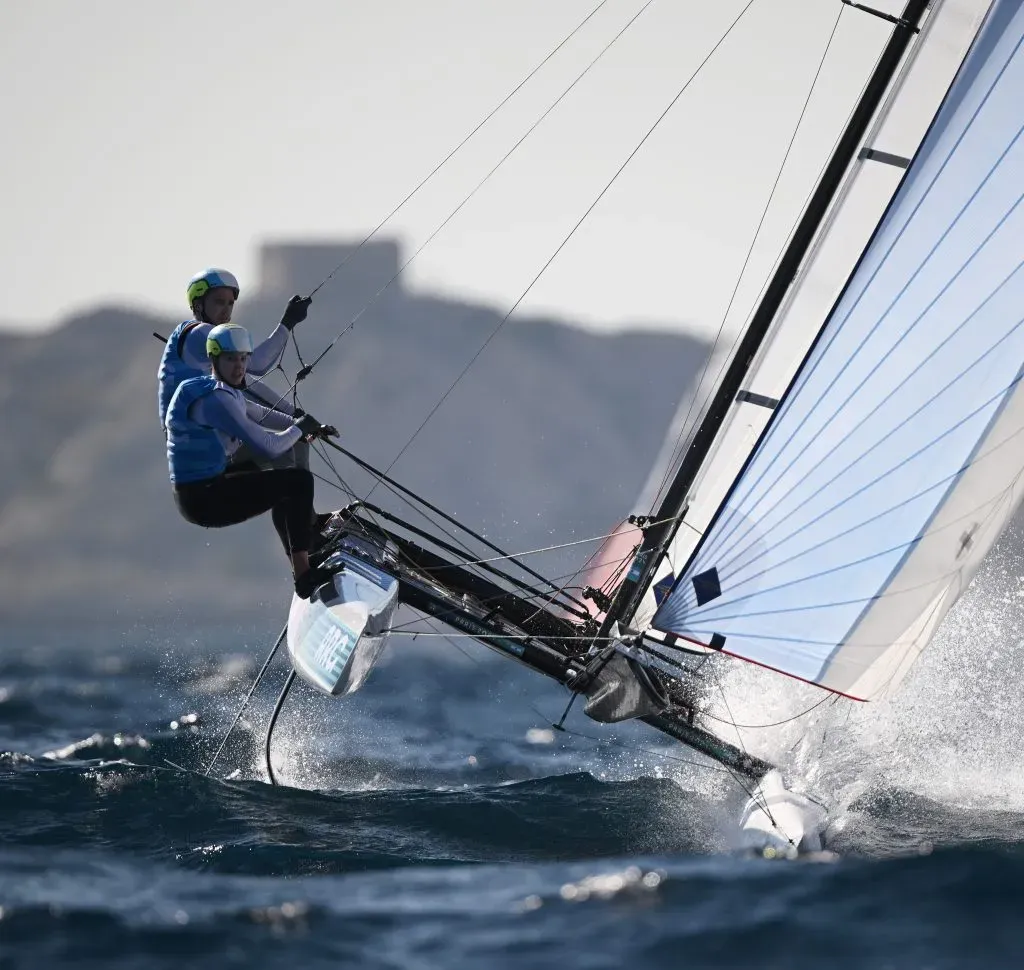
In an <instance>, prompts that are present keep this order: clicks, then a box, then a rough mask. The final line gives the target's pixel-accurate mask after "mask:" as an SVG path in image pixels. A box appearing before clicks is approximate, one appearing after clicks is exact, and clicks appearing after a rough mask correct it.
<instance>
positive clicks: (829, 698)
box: [701, 694, 839, 731]
mask: <svg viewBox="0 0 1024 970" xmlns="http://www.w3.org/2000/svg"><path fill="white" fill-rule="evenodd" d="M838 699H839V695H838V694H825V695H824V697H822V698H821V700H820V701H818V702H817V703H815V704H812V705H811V706H810V707H808V708H807V710H806V711H801V712H800V713H799V714H794V715H793V716H792V717H787V718H786V719H785V720H782V721H774V722H772V723H771V724H735V723H733V722H732V721H730V720H727V719H726V718H724V717H717V716H716V715H714V714H711V713H709V712H708V711H701V717H706V718H708V719H710V720H712V721H718V722H719V723H720V724H728V725H729V726H730V727H734V728H743V730H745V731H759V730H762V729H764V728H773V727H781V726H782V725H783V724H790V723H791V722H793V721H799V720H800V718H802V717H807V715H808V714H810V713H811V711H813V710H815V709H816V708H819V707H821V705H822V704H824V703H825V702H826V701H832V703H833V704H834V703H835V702H836V701H837V700H838Z"/></svg>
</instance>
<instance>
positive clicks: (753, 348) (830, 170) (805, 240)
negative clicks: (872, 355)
mask: <svg viewBox="0 0 1024 970" xmlns="http://www.w3.org/2000/svg"><path fill="white" fill-rule="evenodd" d="M930 2H931V0H908V2H907V4H906V6H905V7H904V9H903V14H902V16H901V17H900V18H899V20H898V21H896V26H895V27H894V28H893V32H892V35H891V36H890V38H889V42H888V43H887V44H886V46H885V49H884V50H883V52H882V55H881V57H880V58H879V60H878V63H877V65H876V67H875V70H874V73H873V74H872V75H871V77H870V79H869V80H868V83H867V85H866V87H865V89H864V94H863V95H862V97H861V99H860V101H859V102H858V103H857V106H856V107H855V108H854V111H853V114H852V115H851V117H850V121H849V123H848V124H847V126H846V130H845V131H844V132H843V134H842V137H841V138H840V140H839V143H838V144H837V146H836V149H835V151H834V152H833V154H832V157H831V158H830V159H829V162H828V165H827V166H826V168H825V171H824V172H823V173H822V176H821V179H820V181H819V182H818V186H817V188H816V189H815V191H814V194H813V196H812V197H811V200H810V201H809V202H808V204H807V209H806V210H805V212H804V214H803V217H802V218H801V219H800V222H799V224H798V225H797V227H796V230H795V231H794V233H793V238H792V239H791V240H790V243H789V246H788V247H787V248H786V250H785V252H784V253H783V255H782V258H781V259H780V260H779V265H778V268H777V269H776V271H775V275H774V276H773V277H772V279H771V282H770V283H769V284H768V287H767V289H766V290H765V294H764V297H763V299H762V300H761V303H760V304H759V305H758V307H757V310H756V311H755V312H754V315H753V317H752V318H751V320H750V324H749V326H748V327H747V330H746V332H745V333H744V335H743V338H742V339H741V341H740V343H739V346H738V347H737V349H736V354H735V356H734V357H733V359H732V362H731V363H730V365H729V368H728V370H727V371H726V373H725V376H724V377H723V379H722V383H721V384H720V385H719V387H718V391H717V392H716V393H715V396H714V398H713V399H712V401H711V404H710V406H709V407H708V410H707V413H706V414H705V415H704V419H703V420H702V421H701V423H700V426H699V427H698V429H697V433H696V434H695V435H694V437H693V441H692V442H691V444H690V447H689V449H688V450H687V452H686V454H685V455H684V456H683V460H682V463H681V464H680V467H679V471H678V472H677V473H676V475H675V477H674V479H673V480H672V483H671V484H670V486H669V488H668V491H667V492H666V494H665V498H664V499H663V500H662V503H661V505H660V506H659V507H658V509H657V510H656V511H655V512H654V513H653V515H652V519H653V524H652V525H650V526H648V527H647V528H646V529H645V530H644V539H643V542H642V543H641V546H640V549H639V551H638V552H637V555H636V558H635V559H634V561H633V566H632V568H631V569H630V571H629V575H628V576H627V577H626V579H625V580H624V581H623V583H622V585H621V586H620V587H619V589H618V591H617V593H616V594H615V599H614V600H613V601H612V604H611V606H610V608H609V609H608V611H607V612H606V614H605V619H604V622H603V623H602V625H601V629H600V632H599V634H598V635H599V636H607V635H608V633H609V631H610V630H611V628H612V625H613V624H614V623H615V622H616V621H617V620H620V619H626V620H627V621H628V618H629V617H631V616H632V615H633V614H634V613H635V612H636V610H637V608H638V607H639V605H640V601H641V599H642V598H643V595H644V593H645V592H646V591H647V587H648V586H649V585H650V582H651V578H652V577H653V575H654V571H655V569H656V568H657V566H658V563H659V561H660V560H661V557H662V554H663V553H664V550H665V548H666V547H667V546H668V544H669V543H670V542H671V541H672V537H673V536H674V535H675V533H676V530H677V529H678V527H679V522H680V520H681V518H682V514H683V512H684V511H685V510H684V503H685V501H686V497H687V495H688V494H689V492H690V489H691V487H692V486H693V482H694V480H695V479H696V477H697V474H698V472H699V471H700V468H701V466H702V465H703V463H704V460H705V459H706V458H707V456H708V453H709V452H710V451H711V448H712V445H713V444H714V441H715V437H716V435H717V434H718V430H719V428H720V427H721V426H722V423H723V422H724V420H725V418H726V416H727V415H728V413H729V408H730V407H731V406H732V403H733V400H734V399H735V397H736V394H737V392H738V391H739V390H740V389H741V387H742V384H743V381H744V378H745V377H746V375H747V371H748V370H749V368H750V365H751V364H752V363H753V361H754V358H755V356H756V354H757V351H758V349H759V348H760V346H761V343H762V342H763V341H764V338H765V336H766V335H767V333H768V330H769V328H770V327H771V324H772V322H773V320H774V319H775V316H776V314H777V312H778V310H779V308H780V306H781V305H782V303H783V301H784V300H785V297H786V293H787V292H788V291H789V287H790V285H791V284H792V282H793V280H794V279H795V277H796V275H797V272H798V271H799V269H800V266H801V264H802V263H803V260H804V257H805V256H806V255H807V253H808V251H809V250H810V248H811V245H812V244H813V242H814V239H815V238H816V236H817V232H818V229H819V227H820V226H821V224H822V222H823V221H824V219H825V217H826V215H827V213H828V210H829V207H830V205H831V204H832V200H833V199H834V197H835V195H836V193H837V192H838V191H839V189H840V187H841V186H842V183H843V178H844V176H845V174H846V171H847V169H848V168H849V166H850V163H851V162H852V161H853V160H854V157H855V155H856V152H857V149H858V146H859V145H860V144H861V142H862V141H863V139H864V136H865V134H866V133H867V130H868V126H869V125H870V123H871V119H872V117H873V116H874V114H875V112H876V110H877V109H878V106H879V105H880V104H881V102H882V100H883V98H884V97H885V93H886V90H887V89H888V87H889V84H890V82H891V81H892V79H893V77H894V76H895V74H896V72H897V70H898V69H899V66H900V63H901V61H902V60H903V56H904V54H905V53H906V51H907V48H908V47H909V45H910V41H911V39H912V38H913V35H914V34H915V33H917V31H918V24H919V23H920V21H921V19H922V17H923V16H924V13H925V10H927V8H928V6H929V4H930ZM869 12H870V13H875V11H869ZM886 19H890V18H888V17H886Z"/></svg>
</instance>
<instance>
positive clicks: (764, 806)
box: [710, 664, 827, 843]
mask: <svg viewBox="0 0 1024 970" xmlns="http://www.w3.org/2000/svg"><path fill="white" fill-rule="evenodd" d="M710 670H711V675H712V676H713V677H714V679H715V683H716V684H717V685H718V690H719V692H720V693H721V695H722V701H723V702H724V703H725V710H726V712H727V713H728V715H729V720H728V721H723V720H722V719H721V718H718V719H717V720H719V721H720V722H721V723H724V724H731V725H732V727H733V728H734V729H735V730H736V740H737V741H738V742H739V748H740V750H741V751H742V752H743V753H744V754H745V755H747V756H748V757H749V755H750V752H749V751H747V746H746V744H745V743H744V742H743V735H742V734H740V732H739V725H738V724H737V723H736V718H735V716H734V715H733V713H732V708H731V707H730V706H729V695H728V694H726V692H725V687H724V686H723V685H722V679H721V677H719V676H718V668H717V667H716V666H715V665H714V664H712V665H711V667H710ZM826 696H827V695H826ZM729 773H730V774H731V775H732V776H733V780H734V781H735V782H736V784H737V785H739V786H740V788H742V789H743V791H744V792H746V794H747V796H748V797H749V798H750V800H751V801H752V802H756V803H757V804H758V805H760V806H761V811H763V812H764V814H765V815H766V816H767V818H768V821H769V822H771V823H772V827H773V828H775V830H776V831H778V832H780V833H781V834H783V835H785V833H784V832H782V829H780V828H779V823H778V822H776V821H775V816H774V815H773V814H772V810H771V807H770V806H769V804H768V796H767V795H766V794H765V793H764V792H763V791H762V790H761V786H760V785H759V784H757V783H756V782H755V784H754V788H753V789H750V788H748V787H747V786H746V785H745V784H744V782H743V781H742V779H741V778H740V776H739V774H738V773H736V772H733V771H732V769H729ZM787 838H788V837H787ZM789 841H790V843H792V839H789Z"/></svg>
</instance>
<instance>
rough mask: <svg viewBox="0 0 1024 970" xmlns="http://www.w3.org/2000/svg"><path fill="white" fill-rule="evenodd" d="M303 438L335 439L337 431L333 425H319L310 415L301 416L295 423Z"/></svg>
mask: <svg viewBox="0 0 1024 970" xmlns="http://www.w3.org/2000/svg"><path fill="white" fill-rule="evenodd" d="M295 425H296V427H297V428H298V429H299V431H301V432H302V435H303V437H304V438H337V437H338V429H337V428H336V427H334V425H333V424H321V423H320V422H319V421H317V419H316V418H314V417H313V415H312V414H303V415H302V417H301V418H299V420H298V421H296V422H295Z"/></svg>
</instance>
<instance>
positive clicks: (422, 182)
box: [303, 0, 608, 366]
mask: <svg viewBox="0 0 1024 970" xmlns="http://www.w3.org/2000/svg"><path fill="white" fill-rule="evenodd" d="M606 3H608V0H601V2H600V3H599V4H598V5H597V6H596V7H594V9H593V10H591V11H590V13H588V14H587V15H586V17H584V18H583V19H582V20H581V21H580V22H579V23H578V24H577V25H576V26H575V27H574V28H573V29H572V30H571V31H570V32H569V33H568V34H566V36H565V37H564V38H563V39H562V41H561V42H560V43H559V44H558V45H557V46H556V47H554V48H553V49H552V50H551V51H550V53H549V54H548V55H547V56H546V57H545V58H544V59H543V60H542V61H541V62H540V63H539V64H538V65H537V66H536V67H535V68H534V69H533V70H532V71H530V73H529V74H527V75H526V77H524V78H523V79H522V81H520V82H519V83H518V84H517V85H516V86H515V87H514V88H513V89H512V90H511V91H510V92H509V93H508V94H507V95H505V97H504V98H503V99H502V100H501V101H500V102H498V104H497V105H496V106H495V107H494V108H492V109H491V111H490V112H489V113H488V114H487V115H486V116H485V117H484V119H483V120H482V121H480V122H479V123H478V124H477V126H476V127H475V128H474V129H473V130H472V131H471V132H470V133H469V134H468V135H466V137H465V138H463V139H462V141H460V142H459V143H458V144H457V145H456V146H455V147H454V148H453V149H452V150H451V151H450V152H449V153H448V154H447V155H446V156H445V157H444V158H443V159H442V160H441V161H440V162H438V163H437V165H435V166H434V168H432V169H431V170H430V172H429V173H428V174H427V175H426V176H424V177H423V178H422V179H421V180H420V182H419V183H418V184H417V185H416V187H415V188H414V189H413V190H412V191H411V192H410V193H409V194H408V195H407V196H406V197H405V198H404V199H402V201H401V202H399V203H398V205H396V206H395V207H394V208H393V209H392V210H391V211H390V212H389V213H388V214H387V215H386V216H385V217H384V218H383V219H381V221H380V222H378V223H377V225H376V226H374V227H373V229H371V230H370V232H369V233H367V235H366V236H364V237H363V239H362V241H361V242H360V243H359V245H358V246H356V248H355V249H354V250H352V252H350V253H349V254H348V255H347V256H346V257H345V258H344V259H343V260H342V261H341V262H340V263H339V264H338V265H337V266H335V267H334V269H332V270H331V271H330V273H328V274H327V276H326V277H325V278H324V279H323V281H322V282H320V283H319V284H317V286H316V288H315V289H314V290H313V291H312V292H311V293H310V294H309V295H310V296H311V297H312V296H315V295H316V292H317V290H319V289H320V288H321V287H322V286H324V285H325V284H326V283H327V282H328V281H329V280H330V279H331V278H332V277H333V276H334V274H335V273H337V272H338V270H340V269H342V267H344V266H345V264H346V263H348V262H349V260H351V259H353V258H354V257H355V255H356V254H357V253H358V252H359V250H361V249H362V248H363V246H365V245H366V244H367V243H368V242H369V241H370V240H371V239H372V238H373V237H374V236H375V235H376V234H377V233H378V232H380V230H381V229H383V228H384V226H385V225H386V224H387V223H388V222H390V221H391V219H392V218H394V216H395V215H397V214H398V212H399V210H401V209H403V208H404V207H405V205H406V203H407V202H409V201H410V200H411V199H412V198H413V196H415V195H416V194H417V193H418V192H419V190H420V189H422V188H423V186H425V185H426V184H427V182H429V181H430V180H431V179H432V178H433V177H434V176H435V175H436V174H437V173H438V172H439V171H440V170H441V169H442V168H443V167H444V166H445V165H446V164H447V163H448V162H449V161H451V159H452V158H454V156H455V155H456V154H457V153H458V152H459V151H460V150H461V149H462V148H463V146H464V145H465V144H466V143H467V142H468V141H469V140H470V139H471V138H472V137H473V136H474V135H475V134H476V133H477V132H478V131H479V130H480V129H481V128H483V126H484V125H486V124H487V122H488V121H490V120H491V118H493V117H494V116H495V115H496V114H497V113H498V112H499V111H500V110H501V109H502V108H503V107H505V105H506V104H508V102H509V101H511V100H512V98H513V97H515V95H516V94H518V93H519V91H520V90H521V89H522V88H523V87H524V86H525V85H526V84H527V83H528V82H529V81H530V80H531V79H532V78H533V76H534V75H535V74H537V72H538V71H540V69H541V68H542V67H543V66H544V65H545V64H547V62H548V61H550V60H551V58H552V57H554V56H555V54H557V53H558V52H559V51H560V50H561V49H562V48H563V47H564V46H565V45H566V44H567V43H569V41H570V40H572V38H573V37H574V36H575V35H576V34H577V33H578V32H579V31H580V30H581V29H582V28H583V27H584V26H585V25H586V23H587V22H588V21H589V20H590V19H591V18H592V17H593V16H594V15H595V14H596V13H597V12H598V11H599V10H600V9H601V8H602V7H603V6H604V5H605V4H606ZM335 339H337V338H335ZM303 366H305V365H303Z"/></svg>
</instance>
